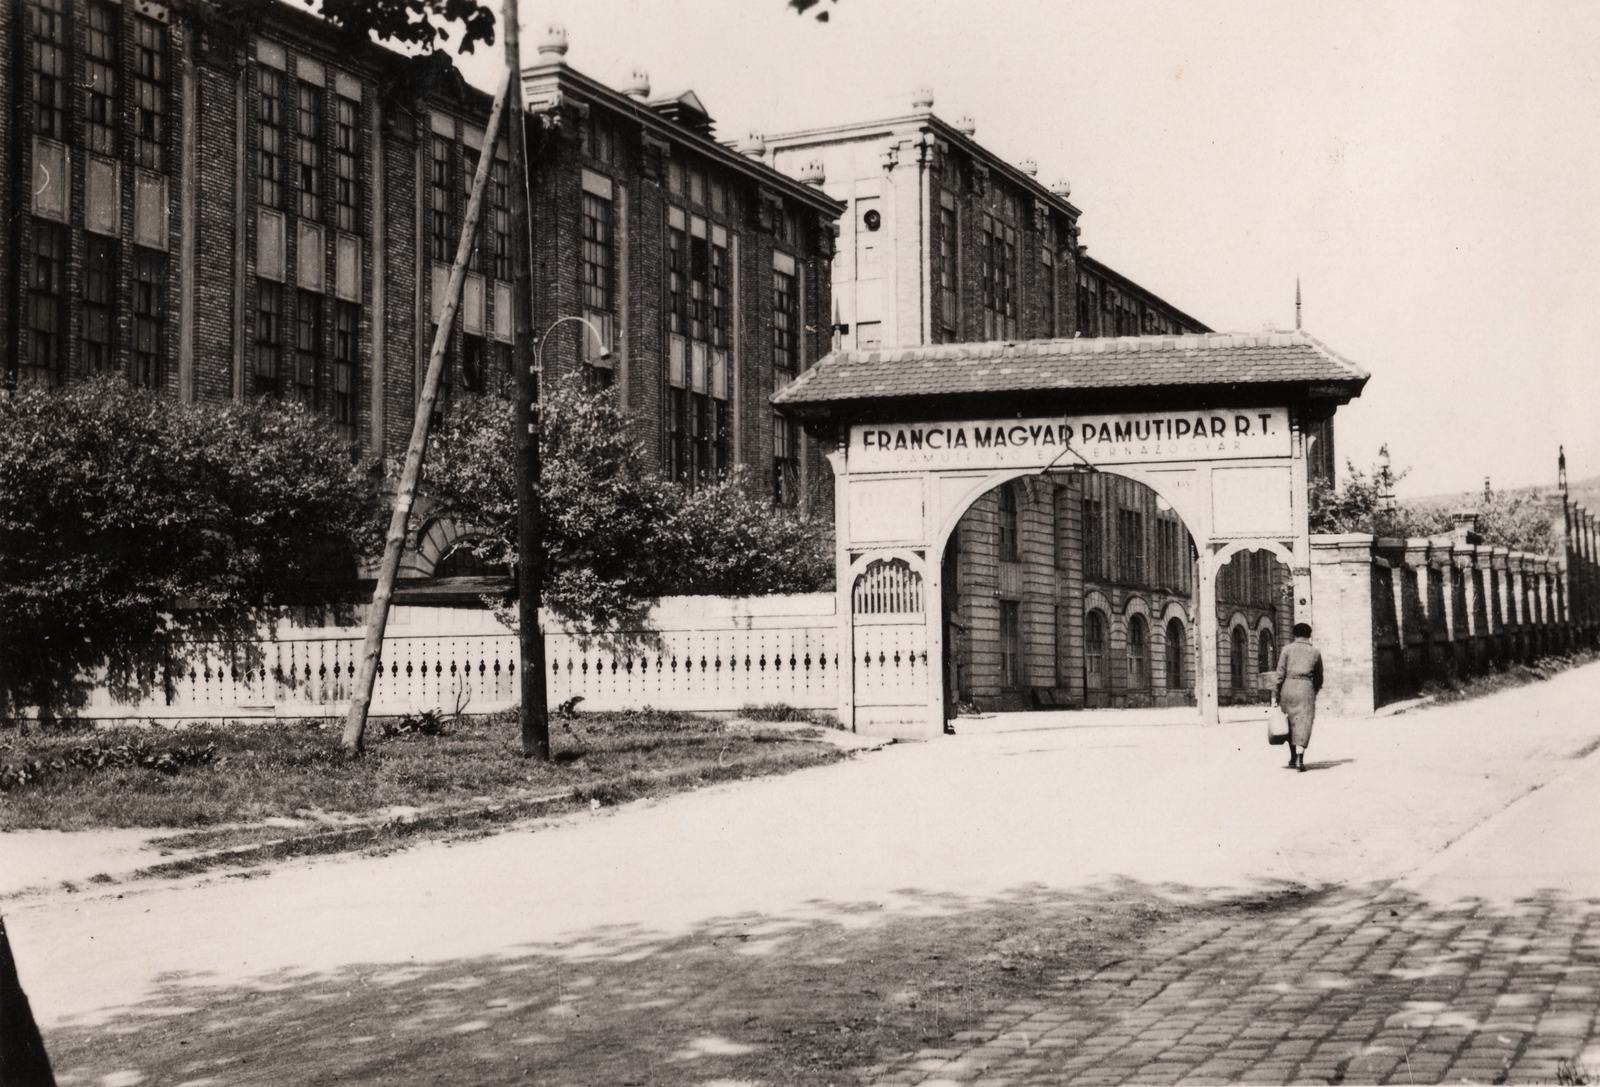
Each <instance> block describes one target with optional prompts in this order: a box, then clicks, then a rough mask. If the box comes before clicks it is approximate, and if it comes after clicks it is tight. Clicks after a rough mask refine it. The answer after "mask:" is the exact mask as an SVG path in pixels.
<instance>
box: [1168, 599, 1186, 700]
mask: <svg viewBox="0 0 1600 1087" xmlns="http://www.w3.org/2000/svg"><path fill="white" fill-rule="evenodd" d="M1183 641H1184V635H1183V620H1182V619H1178V618H1176V617H1174V618H1172V619H1169V620H1167V687H1168V689H1169V690H1174V691H1176V690H1178V689H1180V688H1181V687H1183V685H1184V684H1183V658H1184V652H1183Z"/></svg>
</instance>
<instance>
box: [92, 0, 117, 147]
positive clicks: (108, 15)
mask: <svg viewBox="0 0 1600 1087" xmlns="http://www.w3.org/2000/svg"><path fill="white" fill-rule="evenodd" d="M121 22H122V9H121V8H117V7H112V6H111V5H110V4H101V3H92V4H90V5H89V35H88V42H87V45H88V48H87V49H86V51H85V55H84V61H83V121H84V130H85V131H84V135H85V137H86V140H85V142H86V143H87V144H88V147H89V150H91V151H94V152H96V153H97V154H101V155H115V154H116V153H117V67H118V59H119V58H118V44H119V39H120V37H121V35H119V34H118V33H117V31H118V30H119V29H120V26H121Z"/></svg>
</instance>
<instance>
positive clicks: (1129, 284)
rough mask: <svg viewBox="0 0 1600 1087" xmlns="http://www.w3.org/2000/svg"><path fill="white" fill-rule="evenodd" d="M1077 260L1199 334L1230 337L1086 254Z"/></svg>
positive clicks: (1082, 254) (1086, 267) (1087, 268)
mask: <svg viewBox="0 0 1600 1087" xmlns="http://www.w3.org/2000/svg"><path fill="white" fill-rule="evenodd" d="M1078 259H1079V260H1080V261H1082V262H1083V267H1084V271H1086V272H1093V273H1094V274H1095V275H1099V276H1104V277H1105V278H1107V279H1109V280H1112V281H1113V282H1114V283H1115V284H1116V285H1117V287H1118V288H1119V289H1121V290H1126V291H1130V292H1137V293H1139V294H1141V295H1143V296H1144V297H1146V298H1148V299H1150V300H1151V301H1153V302H1156V303H1158V304H1160V305H1161V306H1164V307H1165V308H1166V309H1167V310H1168V312H1170V313H1172V314H1175V315H1176V316H1177V317H1178V318H1179V319H1181V320H1184V321H1187V322H1189V324H1191V325H1194V326H1195V327H1196V328H1197V329H1199V330H1200V332H1201V333H1205V334H1215V335H1231V333H1217V332H1216V330H1215V329H1213V328H1209V327H1208V326H1206V325H1205V324H1204V323H1203V322H1201V321H1197V320H1195V319H1194V318H1193V317H1191V316H1189V315H1188V314H1187V313H1185V312H1183V310H1181V309H1179V308H1178V307H1177V306H1174V305H1173V304H1172V303H1171V302H1168V301H1167V300H1166V299H1165V298H1162V297H1161V296H1160V295H1159V294H1156V293H1155V292H1154V291H1152V290H1151V289H1150V288H1149V287H1146V286H1143V285H1142V284H1139V283H1136V282H1134V281H1133V280H1131V279H1129V278H1128V277H1127V276H1125V275H1123V274H1122V273H1121V272H1119V271H1117V270H1116V269H1115V268H1112V267H1110V266H1109V265H1106V264H1103V263H1102V262H1100V261H1098V260H1095V259H1094V258H1093V257H1091V256H1090V255H1089V254H1088V253H1083V252H1080V253H1079V254H1078Z"/></svg>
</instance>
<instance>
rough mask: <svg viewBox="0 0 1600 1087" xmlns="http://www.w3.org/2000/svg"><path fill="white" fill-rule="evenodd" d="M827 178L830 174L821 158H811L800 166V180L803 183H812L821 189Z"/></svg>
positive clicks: (811, 184) (814, 186)
mask: <svg viewBox="0 0 1600 1087" xmlns="http://www.w3.org/2000/svg"><path fill="white" fill-rule="evenodd" d="M827 179H828V175H827V172H826V170H825V169H824V168H823V165H822V160H821V159H811V160H810V161H809V162H807V163H806V164H805V165H804V166H802V167H800V175H799V181H800V184H802V185H810V186H812V187H813V188H819V189H820V188H821V187H822V183H823V182H824V181H826V180H827Z"/></svg>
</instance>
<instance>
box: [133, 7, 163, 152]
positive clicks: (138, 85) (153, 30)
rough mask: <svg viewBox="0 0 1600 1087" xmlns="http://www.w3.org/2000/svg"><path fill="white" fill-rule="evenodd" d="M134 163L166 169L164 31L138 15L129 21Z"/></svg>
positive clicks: (154, 23) (156, 24)
mask: <svg viewBox="0 0 1600 1087" xmlns="http://www.w3.org/2000/svg"><path fill="white" fill-rule="evenodd" d="M133 36H134V46H135V53H134V60H135V63H136V68H135V76H136V78H135V79H134V106H135V109H134V119H133V132H134V159H135V161H137V162H138V163H139V165H140V166H148V167H149V168H150V169H152V170H164V169H166V165H167V155H166V143H167V28H166V27H164V26H162V25H161V24H160V23H158V22H156V21H155V20H154V19H146V18H145V17H144V16H142V15H140V16H138V17H136V18H135V19H134V20H133Z"/></svg>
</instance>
